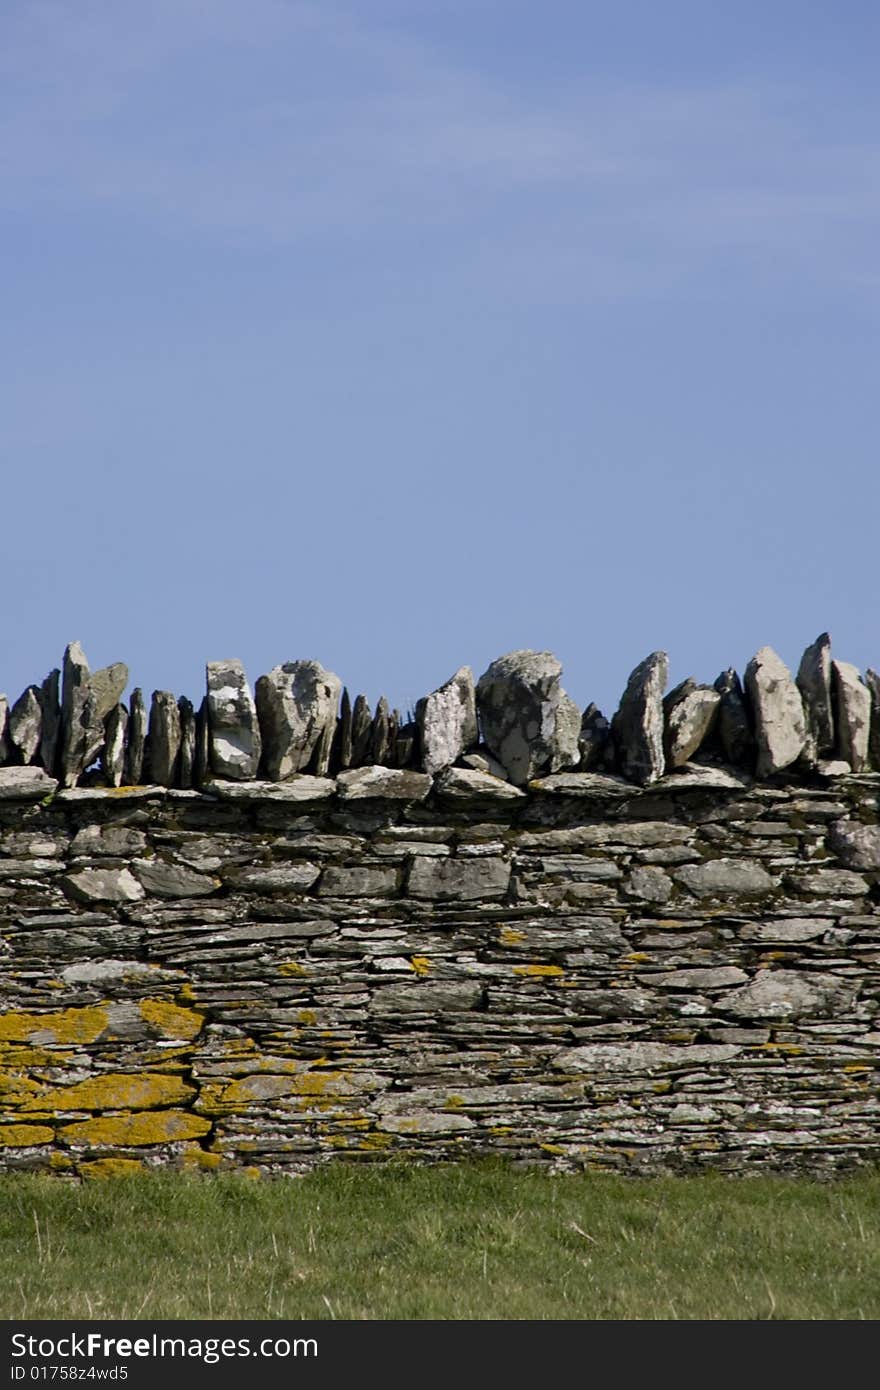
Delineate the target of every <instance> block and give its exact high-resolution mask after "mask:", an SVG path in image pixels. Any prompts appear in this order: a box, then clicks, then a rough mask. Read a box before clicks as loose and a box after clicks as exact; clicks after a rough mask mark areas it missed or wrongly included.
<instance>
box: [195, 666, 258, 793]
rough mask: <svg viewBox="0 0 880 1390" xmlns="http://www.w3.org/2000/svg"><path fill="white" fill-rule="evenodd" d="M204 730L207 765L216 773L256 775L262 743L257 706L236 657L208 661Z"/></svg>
mask: <svg viewBox="0 0 880 1390" xmlns="http://www.w3.org/2000/svg"><path fill="white" fill-rule="evenodd" d="M206 675H207V682H208V732H209V737H210V749H211V768H212V770H213V772H214V774H215V776H218V777H228V778H230V779H231V780H233V781H236V782H240V781H244V780H245V779H247V778H249V777H256V775H257V768H258V767H259V764H260V753H261V751H262V744H261V740H260V726H259V723H258V722H257V708H256V705H255V704H254V701H253V697H252V695H251V689H250V686H249V685H248V683H247V678H246V676H245V673H244V667H243V666H242V664H241V662H240V661H236V660H229V661H209V662H208V664H207V667H206Z"/></svg>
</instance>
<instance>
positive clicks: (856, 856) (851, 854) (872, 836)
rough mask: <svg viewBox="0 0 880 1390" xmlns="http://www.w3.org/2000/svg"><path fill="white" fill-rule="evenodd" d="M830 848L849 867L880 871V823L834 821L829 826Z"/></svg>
mask: <svg viewBox="0 0 880 1390" xmlns="http://www.w3.org/2000/svg"><path fill="white" fill-rule="evenodd" d="M828 848H829V849H830V850H831V851H832V853H833V854H836V855H837V857H838V859H839V860H840V862H841V864H845V865H846V867H847V868H848V869H872V870H874V871H876V872H880V825H860V824H859V822H858V821H851V820H837V821H832V823H831V825H830V826H829V827H828Z"/></svg>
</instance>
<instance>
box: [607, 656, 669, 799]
mask: <svg viewBox="0 0 880 1390" xmlns="http://www.w3.org/2000/svg"><path fill="white" fill-rule="evenodd" d="M668 677H669V658H668V657H667V655H666V653H665V652H652V654H651V655H650V656H649V657H646V659H645V660H644V661H642V662H641V663H640V664H639V665H638V666H637V667H636V668H635V670H634V671H632V672H631V673H630V677H629V680H628V681H627V685H626V690H625V691H624V692H623V697H622V699H621V701H620V706H619V708H618V710H617V713H616V714H615V716H614V720H613V723H612V728H613V731H614V737H615V740H616V743H617V748H618V753H619V757H620V766H621V771H622V772H623V775H624V777H626V778H627V779H628V780H629V781H630V782H636V783H638V784H639V785H640V786H647V785H648V784H649V783H651V782H656V781H657V780H658V778H660V777H662V776H663V770H664V767H665V757H664V753H663V733H664V719H663V692H664V690H665V689H666V681H667V679H668Z"/></svg>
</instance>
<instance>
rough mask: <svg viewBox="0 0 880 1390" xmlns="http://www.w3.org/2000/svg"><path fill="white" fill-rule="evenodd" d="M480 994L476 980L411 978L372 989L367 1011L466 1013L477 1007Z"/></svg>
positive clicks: (383, 1012)
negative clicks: (400, 982)
mask: <svg viewBox="0 0 880 1390" xmlns="http://www.w3.org/2000/svg"><path fill="white" fill-rule="evenodd" d="M482 996H483V990H482V987H481V985H480V984H479V983H478V982H477V981H475V980H474V981H472V980H467V981H463V982H459V981H454V982H449V981H441V980H437V981H435V980H430V981H425V980H421V979H419V978H418V977H414V978H413V979H412V980H411V981H407V982H406V984H400V985H382V986H380V988H379V989H375V990H374V991H373V995H372V998H371V1000H370V1012H371V1013H375V1014H387V1013H395V1014H396V1013H402V1014H422V1013H423V1014H446V1013H462V1012H463V1013H470V1012H472V1011H473V1010H474V1009H476V1008H478V1007H479V1005H480V1003H481V1000H482Z"/></svg>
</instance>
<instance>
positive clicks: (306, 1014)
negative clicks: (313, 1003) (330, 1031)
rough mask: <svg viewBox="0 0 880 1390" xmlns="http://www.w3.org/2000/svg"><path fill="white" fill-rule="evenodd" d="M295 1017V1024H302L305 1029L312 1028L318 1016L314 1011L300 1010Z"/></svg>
mask: <svg viewBox="0 0 880 1390" xmlns="http://www.w3.org/2000/svg"><path fill="white" fill-rule="evenodd" d="M296 1017H297V1022H298V1023H302V1024H303V1025H304V1026H305V1027H307V1028H313V1027H314V1026H315V1024H316V1023H317V1022H318V1015H317V1014H316V1013H315V1011H314V1009H300V1010H299V1012H298V1014H297V1016H296Z"/></svg>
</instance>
